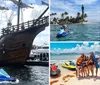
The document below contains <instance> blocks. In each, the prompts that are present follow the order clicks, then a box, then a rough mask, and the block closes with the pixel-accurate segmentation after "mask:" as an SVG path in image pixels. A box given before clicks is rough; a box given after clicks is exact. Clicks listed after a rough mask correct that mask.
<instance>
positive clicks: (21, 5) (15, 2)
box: [10, 0, 34, 8]
mask: <svg viewBox="0 0 100 85" xmlns="http://www.w3.org/2000/svg"><path fill="white" fill-rule="evenodd" d="M10 1H12V2H13V3H14V4H16V5H17V6H18V4H19V2H18V1H16V0H10ZM20 7H21V8H34V7H31V6H29V5H27V4H25V3H22V2H21V3H20Z"/></svg>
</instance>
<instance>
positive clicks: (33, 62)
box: [25, 61, 49, 66]
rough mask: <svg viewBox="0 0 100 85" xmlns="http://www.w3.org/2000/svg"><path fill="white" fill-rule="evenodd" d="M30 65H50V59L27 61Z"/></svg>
mask: <svg viewBox="0 0 100 85" xmlns="http://www.w3.org/2000/svg"><path fill="white" fill-rule="evenodd" d="M25 65H28V66H49V61H27V62H26V64H25Z"/></svg>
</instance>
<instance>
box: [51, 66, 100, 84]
mask: <svg viewBox="0 0 100 85" xmlns="http://www.w3.org/2000/svg"><path fill="white" fill-rule="evenodd" d="M58 67H59V69H60V70H61V74H60V75H59V76H57V77H51V78H50V85H100V69H99V72H98V77H85V78H82V77H80V78H77V77H76V74H75V71H71V70H68V69H66V68H63V67H62V66H61V64H59V65H58ZM90 76H91V75H90Z"/></svg>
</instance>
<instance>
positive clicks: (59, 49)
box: [50, 42, 100, 54]
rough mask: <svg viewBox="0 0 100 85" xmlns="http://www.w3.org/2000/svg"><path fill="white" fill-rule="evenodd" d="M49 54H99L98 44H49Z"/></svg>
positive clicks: (99, 47) (99, 44) (99, 46)
mask: <svg viewBox="0 0 100 85" xmlns="http://www.w3.org/2000/svg"><path fill="white" fill-rule="evenodd" d="M50 50H51V53H54V54H56V53H57V54H58V53H90V52H100V43H99V42H59V43H53V42H52V43H50Z"/></svg>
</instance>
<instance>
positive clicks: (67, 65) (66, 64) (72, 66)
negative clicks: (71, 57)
mask: <svg viewBox="0 0 100 85" xmlns="http://www.w3.org/2000/svg"><path fill="white" fill-rule="evenodd" d="M62 67H64V68H67V69H69V70H76V66H75V64H74V63H73V65H70V62H66V63H65V64H62Z"/></svg>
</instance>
